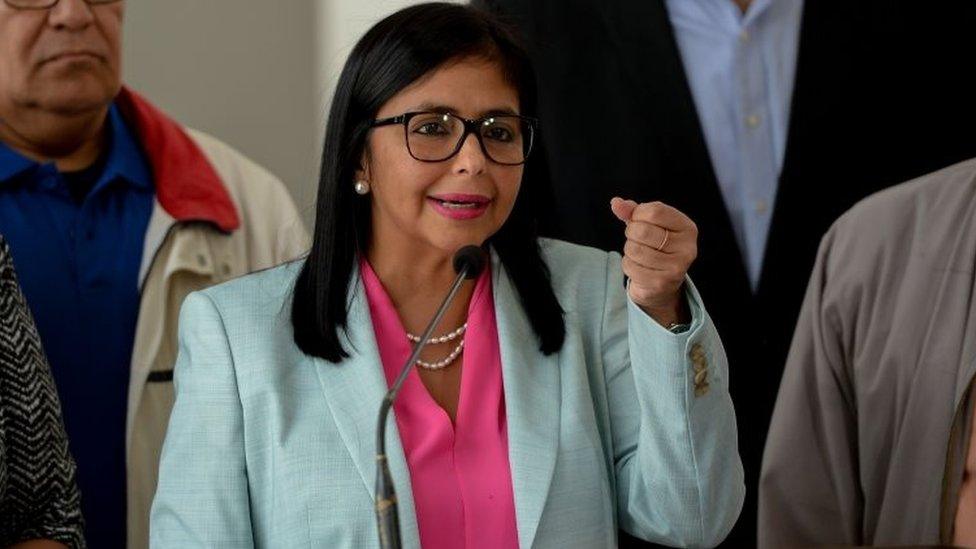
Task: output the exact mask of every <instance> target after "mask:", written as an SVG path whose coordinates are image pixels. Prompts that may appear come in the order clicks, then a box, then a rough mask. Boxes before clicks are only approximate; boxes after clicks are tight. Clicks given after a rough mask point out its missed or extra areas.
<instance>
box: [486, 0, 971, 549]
mask: <svg viewBox="0 0 976 549" xmlns="http://www.w3.org/2000/svg"><path fill="white" fill-rule="evenodd" d="M717 1H718V0H717ZM726 1H728V0H726ZM475 4H480V5H482V6H483V7H487V8H489V9H491V10H494V11H496V12H500V13H501V14H502V16H503V18H504V19H507V20H509V21H510V22H512V23H513V24H514V25H515V26H516V27H518V29H519V30H520V31H521V34H522V35H523V38H524V39H525V42H526V45H527V47H528V49H529V52H530V55H531V57H532V58H533V61H534V64H535V69H536V71H537V80H538V85H539V106H538V110H539V116H540V118H541V127H542V130H541V133H542V136H541V140H540V141H541V142H540V150H537V151H536V152H535V153H533V154H535V155H536V156H535V157H534V158H532V159H531V160H530V162H529V165H528V166H527V168H526V170H527V171H526V178H527V179H526V182H527V183H533V181H532V180H530V179H529V178H534V179H536V180H539V179H542V180H549V181H551V184H552V190H553V194H554V198H553V200H554V204H555V208H554V215H553V216H552V217H551V218H549V219H545V220H544V225H545V227H544V232H548V233H549V234H551V235H553V236H556V237H559V238H564V239H567V240H571V241H574V242H577V243H582V244H588V245H593V246H598V247H601V248H605V249H616V250H619V249H621V247H622V244H623V241H624V233H623V230H622V227H621V226H620V223H619V221H617V220H616V219H614V218H613V216H612V215H611V213H610V208H609V205H608V204H609V201H610V198H611V197H613V196H614V195H620V196H623V197H625V198H631V199H634V200H637V201H639V202H644V201H651V200H662V201H664V202H667V203H669V204H671V205H673V206H675V207H677V208H679V209H680V210H682V211H684V212H685V213H686V214H688V215H689V216H690V217H691V218H692V219H693V220H695V222H696V223H697V224H698V226H699V230H700V239H699V259H698V261H697V262H696V264H695V265H694V266H693V268H692V272H691V276H692V278H693V279H694V280H695V281H696V284H697V285H698V287H699V288H700V289H701V293H702V296H703V298H704V300H705V303H706V305H707V307H708V309H709V311H710V312H711V314H712V316H713V318H714V320H715V323H716V325H717V326H718V328H719V332H720V334H721V336H722V339H723V341H724V343H725V346H726V349H727V352H728V356H729V361H730V364H731V370H730V375H731V392H732V397H733V400H734V402H735V406H736V412H737V415H738V421H739V433H740V437H739V438H740V452H741V454H742V458H743V462H744V464H745V467H746V482H747V488H748V490H750V496H751V497H750V498H749V499H747V501H746V509H745V510H744V511H743V514H742V517H741V518H740V520H739V524H738V525H737V527H736V530H735V531H733V534H732V535H731V536H730V538H729V542H728V544H729V546H734V547H750V546H754V545H755V528H756V526H755V523H756V515H755V507H756V503H755V502H756V500H755V493H756V487H757V484H758V474H759V468H760V461H761V457H762V449H763V445H764V442H765V435H766V429H767V427H768V424H769V419H770V416H771V413H772V406H773V402H774V400H775V397H776V390H777V386H778V384H779V379H780V375H781V372H782V369H783V364H784V363H785V358H786V353H787V350H788V348H789V343H790V339H791V336H792V333H793V328H794V325H795V323H796V318H797V315H798V312H799V308H800V304H801V301H802V298H803V294H804V289H805V287H806V284H807V280H808V277H809V274H810V271H811V268H812V266H813V262H814V256H815V253H816V248H817V244H818V242H819V240H820V237H821V236H822V235H823V234H824V232H825V231H826V229H827V228H828V226H829V225H830V223H831V222H832V221H833V220H834V219H835V218H836V217H837V216H838V215H839V214H840V213H842V212H843V211H845V210H846V209H847V208H849V207H850V206H851V205H853V204H854V203H855V202H856V201H857V200H859V199H860V198H862V197H864V196H866V195H867V194H869V193H871V192H873V191H875V190H878V189H880V188H882V187H885V186H888V185H892V184H895V183H898V182H900V181H904V180H906V179H909V178H912V177H915V176H918V175H921V174H923V173H925V172H928V171H933V170H935V169H938V168H940V167H942V166H946V165H948V164H951V163H953V162H956V161H959V160H962V159H965V158H968V157H973V156H976V87H974V86H973V85H972V84H970V83H969V82H968V81H969V80H972V79H971V78H970V75H968V74H966V73H967V72H969V70H968V68H967V67H971V66H973V63H974V62H976V46H974V45H973V44H971V43H967V42H966V40H965V37H966V36H969V35H971V34H972V32H973V30H974V29H976V25H974V21H976V17H974V12H976V8H974V7H972V6H971V4H973V3H971V2H945V3H937V4H919V3H917V2H912V3H909V2H904V1H900V0H850V1H846V2H839V1H837V2H829V1H826V0H807V1H806V3H805V7H804V12H803V17H802V23H801V31H800V46H799V53H798V59H797V73H796V82H795V86H794V95H793V100H792V107H791V118H790V126H789V132H788V138H787V147H786V156H785V159H784V164H783V170H782V173H781V176H780V182H779V191H778V194H777V199H776V203H775V208H774V212H773V220H772V224H771V227H770V235H769V241H768V244H767V249H766V258H765V262H764V266H763V270H762V275H761V280H760V283H759V288H758V290H757V292H755V293H754V292H753V291H752V289H751V287H750V285H749V282H748V277H747V274H746V270H745V266H744V262H743V260H742V256H741V254H740V251H739V248H738V244H737V243H736V240H735V237H734V234H733V231H732V224H731V222H730V219H729V216H728V214H727V213H726V209H725V205H724V202H723V199H722V195H721V192H720V190H719V187H718V183H717V181H716V178H715V173H714V171H713V169H712V166H711V162H710V159H709V156H708V152H707V149H706V144H705V140H704V137H703V134H702V130H701V126H700V123H699V120H698V115H697V113H696V111H695V106H694V102H693V100H692V96H691V91H690V89H689V86H688V82H687V79H686V76H685V73H684V68H683V65H682V61H681V58H680V53H679V50H678V48H677V45H676V43H675V39H674V35H673V30H672V28H671V25H670V22H669V20H668V15H667V12H666V10H665V5H664V1H663V0H475ZM624 544H625V545H626V543H624Z"/></svg>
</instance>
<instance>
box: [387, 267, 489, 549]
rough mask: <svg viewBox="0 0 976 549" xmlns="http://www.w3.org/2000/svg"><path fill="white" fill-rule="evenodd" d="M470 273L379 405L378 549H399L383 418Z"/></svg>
mask: <svg viewBox="0 0 976 549" xmlns="http://www.w3.org/2000/svg"><path fill="white" fill-rule="evenodd" d="M470 270H471V267H470V266H469V265H467V264H465V265H464V266H463V267H462V268H461V269H460V272H459V273H458V275H457V278H455V279H454V285H452V286H451V291H450V292H449V293H448V294H447V297H446V298H445V299H444V302H443V303H441V306H440V308H439V309H437V313H435V314H434V318H433V320H431V321H430V324H428V325H427V329H426V330H424V333H423V334H422V335H421V336H420V341H419V342H418V343H417V344H416V345H414V347H413V352H412V353H410V358H408V359H407V362H406V364H404V365H403V369H402V370H400V375H398V376H397V378H396V381H394V382H393V386H392V387H390V390H389V391H387V393H386V396H385V397H384V398H383V403H382V404H380V415H379V424H378V425H377V426H376V524H377V526H379V531H380V547H383V548H384V549H400V546H401V542H400V520H399V518H398V516H397V498H396V490H395V489H394V488H393V477H392V476H391V475H390V466H389V463H388V461H387V459H386V418H387V416H389V415H390V408H391V407H392V406H393V400H394V399H395V398H396V396H397V393H399V392H400V387H402V386H403V382H404V381H405V380H406V379H407V375H409V374H410V370H411V369H412V368H413V365H414V364H416V362H417V359H418V358H419V357H420V352H421V351H423V349H424V345H426V343H427V340H429V339H430V336H431V335H432V334H433V333H434V329H435V328H436V327H437V325H438V324H440V321H441V318H442V317H443V316H444V313H446V312H447V308H448V307H449V306H450V305H451V302H452V301H454V297H455V296H456V295H457V293H458V291H459V290H460V289H461V285H462V284H463V283H464V279H465V278H467V277H468V273H469V271H470ZM479 270H480V269H479Z"/></svg>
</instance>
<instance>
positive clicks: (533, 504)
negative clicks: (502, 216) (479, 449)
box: [492, 253, 561, 549]
mask: <svg viewBox="0 0 976 549" xmlns="http://www.w3.org/2000/svg"><path fill="white" fill-rule="evenodd" d="M492 272H493V276H494V280H493V282H492V283H493V288H494V299H495V317H496V322H497V325H498V345H499V349H500V352H501V360H502V379H503V380H504V386H505V388H504V389H505V408H506V418H507V419H508V455H509V466H510V468H511V472H512V487H513V491H514V493H515V515H516V522H517V526H518V537H519V546H520V547H523V548H525V549H528V548H530V547H532V542H533V540H534V539H535V535H536V530H537V529H538V527H539V520H540V518H541V517H542V511H543V509H544V508H545V506H546V501H547V499H548V495H549V485H550V483H551V482H552V477H553V473H554V471H555V465H556V454H557V450H558V448H559V414H560V400H561V399H560V397H561V395H560V383H559V382H560V377H559V362H558V355H551V356H545V355H543V354H542V353H541V352H540V351H539V342H538V340H537V339H536V337H535V332H534V331H533V330H532V325H531V324H530V323H529V320H528V318H527V317H526V316H525V312H524V310H523V309H522V304H521V302H520V300H519V297H518V293H517V292H516V290H515V287H514V286H513V285H512V283H511V280H509V278H508V274H506V273H505V271H504V269H503V268H502V266H501V263H500V262H499V261H498V256H497V255H496V254H494V253H492Z"/></svg>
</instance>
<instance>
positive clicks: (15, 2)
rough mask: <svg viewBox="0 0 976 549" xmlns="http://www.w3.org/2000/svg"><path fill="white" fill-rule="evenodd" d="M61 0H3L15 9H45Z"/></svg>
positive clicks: (95, 2) (94, 2) (100, 0)
mask: <svg viewBox="0 0 976 549" xmlns="http://www.w3.org/2000/svg"><path fill="white" fill-rule="evenodd" d="M60 1H61V0H3V2H4V3H5V4H7V5H8V6H10V7H11V8H14V9H15V10H46V9H48V8H53V7H54V6H55V5H56V4H57V3H58V2H60ZM119 1H120V0H85V3H86V4H88V5H91V6H99V5H102V4H114V3H116V2H119Z"/></svg>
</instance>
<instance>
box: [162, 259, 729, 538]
mask: <svg viewBox="0 0 976 549" xmlns="http://www.w3.org/2000/svg"><path fill="white" fill-rule="evenodd" d="M541 246H542V249H543V257H544V259H545V260H546V262H547V263H548V265H549V267H550V269H551V271H552V283H553V287H554V289H555V292H556V296H557V297H558V299H559V302H560V304H561V305H562V307H563V309H565V311H566V314H565V319H566V340H565V343H564V345H563V347H562V350H560V351H559V352H558V353H556V354H553V355H551V356H545V355H543V354H542V353H541V352H539V350H538V347H539V344H538V341H537V339H536V337H535V334H534V332H533V330H532V327H531V326H530V324H529V321H528V319H527V317H526V315H525V313H524V311H523V309H522V307H521V305H520V303H519V298H518V295H517V293H516V291H515V288H514V286H513V285H512V283H511V281H510V280H509V279H508V275H507V274H506V273H505V270H504V269H503V268H502V267H501V264H500V263H499V262H498V259H497V256H493V258H492V265H491V268H492V276H493V285H494V287H493V288H494V299H495V310H496V316H497V323H498V338H499V342H498V343H499V347H500V349H501V359H502V372H503V373H502V375H503V380H504V392H505V405H506V412H507V417H508V437H509V460H510V466H511V472H512V484H513V486H514V493H515V511H516V521H517V528H518V539H519V545H520V546H521V547H523V548H530V547H540V548H541V547H554V548H555V547H559V548H566V547H580V548H594V547H613V546H616V543H617V539H616V537H617V527H618V526H619V527H622V528H623V529H624V530H626V531H628V532H630V533H632V534H633V535H636V536H638V537H641V538H644V539H647V540H651V541H655V542H658V543H664V544H667V545H676V546H686V547H705V546H713V545H715V544H717V543H718V542H720V541H721V540H722V539H723V538H724V537H725V535H726V534H727V533H728V531H729V530H730V529H731V527H732V525H733V523H734V522H735V520H736V518H737V517H738V515H739V511H740V509H741V507H742V501H743V496H744V493H745V488H744V484H743V474H742V465H741V462H740V460H739V455H738V451H737V447H736V425H735V415H734V412H733V409H732V401H731V399H730V398H729V394H728V369H727V363H726V357H725V352H724V350H723V349H722V343H721V341H720V340H719V337H718V334H717V333H716V331H715V328H714V327H713V325H712V323H711V321H710V320H709V318H708V315H707V314H706V312H705V309H704V308H703V306H702V303H701V300H700V298H699V296H698V293H697V291H695V289H694V287H693V286H692V285H691V284H690V282H689V284H688V288H689V291H688V297H689V302H690V305H691V310H692V313H693V318H694V322H693V324H692V327H691V330H690V331H688V332H686V333H684V334H680V335H676V334H672V333H671V332H669V331H667V330H665V329H664V328H662V327H661V326H660V325H658V324H657V323H656V322H654V321H653V320H652V319H651V318H650V317H648V316H647V315H646V314H644V313H643V312H642V311H641V310H640V309H639V308H638V307H637V306H636V305H634V304H633V302H631V301H630V300H629V299H627V297H626V292H625V290H624V285H623V282H624V276H623V273H622V271H621V268H620V256H619V255H618V254H614V253H609V254H608V253H606V252H602V251H598V250H595V249H592V248H584V247H581V246H575V245H572V244H567V243H564V242H558V241H552V240H542V241H541ZM300 267H301V264H300V263H292V264H289V265H285V266H283V267H279V268H276V269H272V270H268V271H264V272H261V273H258V274H254V275H250V276H247V277H244V278H241V279H238V280H236V281H233V282H230V283H227V284H223V285H220V286H216V287H213V288H210V289H207V290H204V291H202V292H197V293H194V294H191V295H190V296H189V297H188V298H187V299H186V302H185V303H184V305H183V309H182V312H181V317H180V347H179V358H178V360H177V364H176V379H175V382H176V404H175V406H174V408H173V414H172V417H171V419H170V424H169V432H168V434H167V436H166V442H165V444H164V446H163V453H162V460H161V465H160V476H159V487H158V490H157V492H156V497H155V501H154V503H153V507H152V518H151V534H150V537H151V546H152V547H154V548H159V549H162V548H173V549H189V548H197V547H201V548H202V547H207V548H211V547H213V548H221V549H229V548H236V547H287V548H296V547H302V548H304V547H315V548H320V547H329V548H333V547H356V548H358V547H377V546H378V542H377V529H376V525H375V519H374V514H373V485H374V482H373V478H374V471H375V461H374V455H375V448H374V439H375V432H376V431H375V430H376V415H377V411H378V410H379V405H380V400H381V399H382V398H383V395H384V394H385V392H386V380H385V378H384V376H383V370H382V366H381V362H380V356H379V351H378V349H377V345H376V340H375V338H374V334H373V325H372V322H371V320H370V316H369V307H368V304H367V302H366V299H365V294H364V290H363V286H362V283H361V282H360V279H359V275H358V272H357V273H355V275H354V276H355V280H356V283H355V284H354V285H353V287H352V290H351V296H350V305H349V306H350V309H349V329H348V334H346V335H343V336H342V341H343V345H344V347H345V348H346V350H347V351H349V352H350V354H351V356H350V357H349V358H348V359H346V360H344V361H343V362H342V363H341V364H338V365H336V364H331V363H329V362H327V361H324V360H320V359H317V358H312V357H309V356H306V355H305V354H303V353H302V352H301V351H300V350H299V349H298V347H296V345H295V343H294V340H293V338H292V326H291V321H290V310H291V295H292V293H291V291H292V287H293V284H294V281H295V278H296V277H297V274H298V272H299V270H300ZM701 372H705V373H704V374H702V373H701ZM387 433H388V436H389V439H388V442H387V449H388V454H389V458H390V466H391V470H392V474H393V478H394V484H395V486H396V490H397V495H398V497H399V510H400V525H401V530H402V535H403V541H404V545H405V546H406V547H419V546H420V542H419V537H418V532H417V519H416V514H415V511H414V503H413V498H412V495H411V494H412V492H411V486H410V475H409V471H408V469H407V465H406V460H405V458H404V454H403V449H402V446H401V444H400V439H399V436H398V434H397V429H396V422H393V421H392V419H391V424H390V425H389V427H388V431H387Z"/></svg>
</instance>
